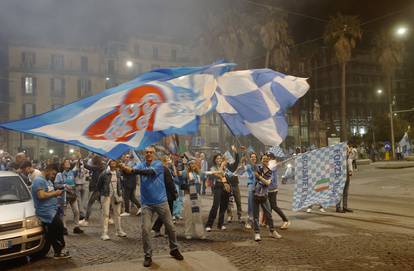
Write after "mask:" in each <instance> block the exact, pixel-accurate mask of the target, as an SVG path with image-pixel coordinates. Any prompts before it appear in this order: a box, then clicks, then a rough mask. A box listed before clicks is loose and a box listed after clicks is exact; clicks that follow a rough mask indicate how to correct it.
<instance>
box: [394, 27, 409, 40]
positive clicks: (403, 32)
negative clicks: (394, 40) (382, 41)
mask: <svg viewBox="0 0 414 271" xmlns="http://www.w3.org/2000/svg"><path fill="white" fill-rule="evenodd" d="M407 33H408V28H407V27H405V26H399V27H397V30H396V31H395V34H397V36H399V37H404V36H405V35H407Z"/></svg>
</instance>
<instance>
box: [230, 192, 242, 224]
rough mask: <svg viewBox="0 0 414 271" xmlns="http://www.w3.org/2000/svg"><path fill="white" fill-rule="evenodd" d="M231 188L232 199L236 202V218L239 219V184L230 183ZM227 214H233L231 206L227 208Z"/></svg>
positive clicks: (240, 207) (240, 213) (240, 208)
mask: <svg viewBox="0 0 414 271" xmlns="http://www.w3.org/2000/svg"><path fill="white" fill-rule="evenodd" d="M231 189H232V191H233V197H234V201H235V202H236V207H237V218H238V219H239V220H240V219H241V216H242V205H241V196H240V189H239V185H238V184H236V185H232V186H231ZM227 215H229V216H233V212H232V210H231V208H227Z"/></svg>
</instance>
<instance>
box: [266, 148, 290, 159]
mask: <svg viewBox="0 0 414 271" xmlns="http://www.w3.org/2000/svg"><path fill="white" fill-rule="evenodd" d="M269 152H270V153H273V154H274V156H276V157H279V158H283V157H286V155H285V153H284V152H283V150H282V148H281V147H280V146H274V147H271V148H270V149H269Z"/></svg>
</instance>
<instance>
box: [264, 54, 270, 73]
mask: <svg viewBox="0 0 414 271" xmlns="http://www.w3.org/2000/svg"><path fill="white" fill-rule="evenodd" d="M269 62H270V50H267V51H266V63H265V68H266V69H267V68H269V64H270V63H269Z"/></svg>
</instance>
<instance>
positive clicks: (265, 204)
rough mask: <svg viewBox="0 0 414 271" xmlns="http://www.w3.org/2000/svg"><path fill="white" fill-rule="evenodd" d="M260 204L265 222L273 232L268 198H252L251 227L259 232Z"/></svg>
mask: <svg viewBox="0 0 414 271" xmlns="http://www.w3.org/2000/svg"><path fill="white" fill-rule="evenodd" d="M260 206H261V207H262V210H263V215H264V217H265V218H266V223H267V225H268V226H269V230H270V232H273V230H274V228H273V218H272V209H270V204H269V201H268V200H257V199H256V198H255V199H253V229H254V232H255V233H260V225H259V223H260V221H259V211H260Z"/></svg>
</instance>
